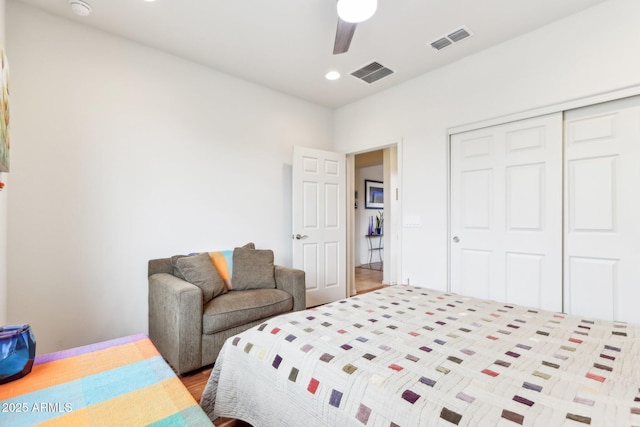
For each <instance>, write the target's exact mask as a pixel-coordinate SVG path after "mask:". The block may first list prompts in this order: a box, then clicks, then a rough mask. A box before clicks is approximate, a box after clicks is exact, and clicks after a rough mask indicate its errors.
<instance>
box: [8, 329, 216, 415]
mask: <svg viewBox="0 0 640 427" xmlns="http://www.w3.org/2000/svg"><path fill="white" fill-rule="evenodd" d="M36 338H37V337H36ZM36 424H37V425H41V426H72V425H76V426H88V425H91V426H102V425H104V426H107V425H111V426H143V425H153V426H206V425H208V426H211V425H212V423H211V421H210V420H209V418H208V417H207V416H206V414H205V413H204V412H203V411H202V409H201V408H200V406H199V405H198V404H197V402H196V401H195V400H194V399H193V397H192V396H191V394H190V393H189V391H188V390H187V389H186V388H185V387H184V385H183V384H182V383H181V382H180V380H179V379H178V377H176V375H175V374H174V372H173V371H172V370H171V368H170V367H169V365H167V364H166V362H165V361H164V360H163V359H162V357H161V356H160V354H159V353H158V351H157V350H156V348H155V347H154V346H153V344H152V343H151V341H150V340H149V339H148V337H147V336H146V335H133V336H128V337H123V338H119V339H115V340H110V341H105V342H101V343H98V344H93V345H88V346H84V347H78V348H74V349H70V350H65V351H61V352H57V353H51V354H47V355H43V356H38V357H36V359H35V362H34V366H33V369H32V371H31V373H30V374H28V375H27V376H25V377H24V378H21V379H19V380H15V381H13V382H10V383H7V384H5V385H1V386H0V425H2V426H3V427H9V426H31V425H36Z"/></svg>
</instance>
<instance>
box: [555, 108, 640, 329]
mask: <svg viewBox="0 0 640 427" xmlns="http://www.w3.org/2000/svg"><path fill="white" fill-rule="evenodd" d="M565 169H566V180H565V193H566V197H565V223H566V225H565V237H564V240H565V255H564V258H565V310H566V311H567V312H569V313H573V314H579V315H584V316H594V317H601V318H606V319H611V320H623V321H633V322H640V310H639V309H638V301H640V97H633V98H627V99H623V100H619V101H614V102H608V103H604V104H598V105H594V106H590V107H585V108H580V109H576V110H572V111H568V112H566V113H565Z"/></svg>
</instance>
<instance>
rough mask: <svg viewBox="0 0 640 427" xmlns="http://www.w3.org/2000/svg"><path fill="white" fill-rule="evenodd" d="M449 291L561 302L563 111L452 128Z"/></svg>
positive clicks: (557, 305)
mask: <svg viewBox="0 0 640 427" xmlns="http://www.w3.org/2000/svg"><path fill="white" fill-rule="evenodd" d="M450 158H451V243H450V248H451V251H450V261H451V264H450V266H451V270H450V279H451V290H452V291H453V292H458V293H463V294H467V295H473V296H477V297H482V298H489V299H494V300H499V301H505V302H514V303H518V304H523V305H528V306H533V307H541V308H547V309H550V310H560V309H561V307H562V291H561V289H562V288H561V284H562V283H561V281H562V252H561V248H562V160H561V158H562V115H561V114H552V115H548V116H543V117H537V118H533V119H528V120H522V121H518V122H512V123H506V124H503V125H498V126H492V127H488V128H484V129H479V130H474V131H470V132H464V133H461V134H456V135H452V136H451V157H450Z"/></svg>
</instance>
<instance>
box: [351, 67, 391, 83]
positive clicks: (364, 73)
mask: <svg viewBox="0 0 640 427" xmlns="http://www.w3.org/2000/svg"><path fill="white" fill-rule="evenodd" d="M390 74H393V71H392V70H390V69H388V68H387V67H385V66H384V65H382V64H379V63H377V62H372V63H371V64H369V65H365V66H364V67H362V68H360V69H359V70H356V71H354V72H353V73H351V75H352V76H353V77H355V78H357V79H360V80H362V81H364V82H367V83H369V84H371V83H373V82H376V81H378V80H380V79H381V78H383V77H387V76H388V75H390Z"/></svg>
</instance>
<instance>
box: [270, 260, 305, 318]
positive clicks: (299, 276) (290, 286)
mask: <svg viewBox="0 0 640 427" xmlns="http://www.w3.org/2000/svg"><path fill="white" fill-rule="evenodd" d="M275 278H276V288H277V289H281V290H283V291H285V292H288V293H290V294H291V295H292V296H293V311H299V310H304V309H306V308H307V286H306V283H305V275H304V271H302V270H296V269H293V268H288V267H282V266H280V265H276V266H275Z"/></svg>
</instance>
